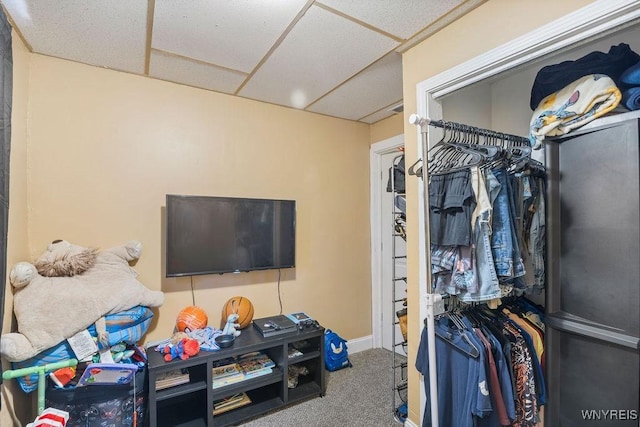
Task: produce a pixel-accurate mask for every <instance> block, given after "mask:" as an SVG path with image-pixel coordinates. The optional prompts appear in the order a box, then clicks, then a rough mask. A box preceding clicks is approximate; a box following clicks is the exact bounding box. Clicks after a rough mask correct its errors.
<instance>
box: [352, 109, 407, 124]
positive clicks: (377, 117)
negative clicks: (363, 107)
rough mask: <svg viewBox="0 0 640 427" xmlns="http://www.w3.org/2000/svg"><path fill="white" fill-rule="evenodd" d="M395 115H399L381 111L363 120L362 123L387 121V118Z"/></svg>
mask: <svg viewBox="0 0 640 427" xmlns="http://www.w3.org/2000/svg"><path fill="white" fill-rule="evenodd" d="M394 114H398V113H396V112H394V111H388V110H380V111H377V112H375V113H373V114H371V115H369V116H367V117H364V118H362V119H361V120H360V121H361V122H364V123H369V124H372V123H375V122H377V121H380V120H382V119H386V118H387V117H391V116H393V115H394Z"/></svg>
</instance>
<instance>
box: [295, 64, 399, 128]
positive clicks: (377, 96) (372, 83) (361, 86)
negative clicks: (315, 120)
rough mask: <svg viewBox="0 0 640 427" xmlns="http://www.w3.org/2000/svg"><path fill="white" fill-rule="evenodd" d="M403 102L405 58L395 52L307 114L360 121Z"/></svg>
mask: <svg viewBox="0 0 640 427" xmlns="http://www.w3.org/2000/svg"><path fill="white" fill-rule="evenodd" d="M401 99H402V57H401V56H400V54H398V53H395V52H392V53H390V54H388V55H387V56H385V57H384V58H382V59H381V60H380V61H378V62H376V63H375V64H373V65H372V66H371V67H369V68H367V69H366V70H364V71H363V72H362V73H360V74H358V75H357V76H356V77H354V78H353V79H351V80H349V81H348V82H346V83H345V84H343V85H342V86H340V87H339V88H337V89H336V90H334V91H333V92H331V93H329V94H328V95H327V96H325V97H324V98H322V99H320V100H319V101H318V102H316V103H314V104H313V105H311V106H310V107H309V108H307V110H309V111H313V112H316V113H322V114H328V115H336V116H338V117H343V118H347V119H352V120H359V119H361V118H362V117H365V116H368V115H370V114H372V113H374V112H376V111H378V110H380V109H382V108H384V107H387V106H389V105H391V104H393V103H398V102H399V101H400V100H401Z"/></svg>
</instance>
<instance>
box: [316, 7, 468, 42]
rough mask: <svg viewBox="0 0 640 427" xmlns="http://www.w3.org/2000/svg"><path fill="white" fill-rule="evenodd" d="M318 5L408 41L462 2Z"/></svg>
mask: <svg viewBox="0 0 640 427" xmlns="http://www.w3.org/2000/svg"><path fill="white" fill-rule="evenodd" d="M319 3H322V4H324V5H326V6H329V7H330V8H332V9H335V10H338V11H340V12H342V13H345V14H347V15H350V16H352V17H354V18H356V19H358V20H360V21H363V22H366V23H367V24H369V25H372V26H374V27H376V28H378V29H381V30H383V31H386V32H388V33H391V34H393V35H395V36H398V37H401V38H403V39H408V38H410V37H411V36H413V35H414V34H416V33H417V32H419V31H420V30H422V29H423V28H424V27H426V26H428V25H429V24H431V23H432V22H434V21H435V20H437V19H438V18H439V17H441V16H442V15H444V14H445V13H447V12H449V11H450V10H452V9H454V8H455V7H456V6H458V5H460V4H461V3H464V0H429V1H426V0H402V1H401V2H399V1H398V0H320V1H319ZM399 4H401V5H400V6H399Z"/></svg>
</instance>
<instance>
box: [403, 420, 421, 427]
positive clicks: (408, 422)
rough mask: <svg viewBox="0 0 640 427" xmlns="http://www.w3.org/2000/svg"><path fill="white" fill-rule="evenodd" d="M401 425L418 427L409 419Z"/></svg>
mask: <svg viewBox="0 0 640 427" xmlns="http://www.w3.org/2000/svg"><path fill="white" fill-rule="evenodd" d="M402 425H403V426H405V427H418V424H414V423H413V422H412V421H411V420H410V419H409V418H407V419H406V420H405V422H404V424H402Z"/></svg>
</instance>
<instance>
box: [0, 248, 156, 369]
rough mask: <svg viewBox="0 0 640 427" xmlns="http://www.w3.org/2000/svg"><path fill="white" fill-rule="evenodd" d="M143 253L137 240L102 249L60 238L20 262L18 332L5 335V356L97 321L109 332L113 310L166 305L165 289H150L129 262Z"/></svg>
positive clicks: (13, 278) (23, 354) (17, 357)
mask: <svg viewBox="0 0 640 427" xmlns="http://www.w3.org/2000/svg"><path fill="white" fill-rule="evenodd" d="M141 253H142V244H141V243H140V242H138V241H133V240H132V241H130V242H127V243H126V244H125V245H123V246H118V247H114V248H111V249H108V250H104V251H102V252H99V251H97V250H95V249H89V248H85V247H82V246H77V245H73V244H71V243H69V242H67V241H64V240H56V241H54V242H52V243H51V244H50V245H49V246H48V248H47V252H45V253H44V254H43V255H42V256H41V257H40V258H38V260H36V262H35V263H34V264H31V263H28V262H20V263H18V264H16V265H15V266H14V267H13V269H12V270H11V272H10V274H9V281H10V282H11V284H12V285H13V287H14V297H13V305H14V307H13V311H14V313H15V316H16V319H17V321H18V331H17V333H8V334H5V335H2V337H1V339H0V355H2V356H3V357H5V358H6V359H7V360H8V361H10V362H19V361H22V360H26V359H29V358H31V357H33V356H35V355H37V354H38V353H40V352H41V351H43V350H46V349H48V348H50V347H52V346H54V345H56V344H58V343H60V342H62V341H64V340H66V339H67V338H69V337H72V336H73V335H75V334H76V333H78V332H80V331H82V330H84V329H86V328H87V327H88V326H90V325H91V324H93V323H97V324H96V329H97V330H98V331H99V334H105V333H106V328H105V326H104V318H103V316H105V315H107V314H112V313H118V312H120V311H123V310H127V309H129V308H132V307H135V306H137V305H142V306H147V307H159V306H161V305H162V303H163V302H164V294H163V293H162V292H161V291H152V290H150V289H148V288H146V287H145V286H144V285H143V284H142V283H140V282H139V281H138V280H137V276H138V273H137V272H136V271H135V270H134V269H133V268H131V266H130V265H129V261H134V260H137V259H138V258H139V257H140V254H141ZM102 338H104V335H103V336H102Z"/></svg>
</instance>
